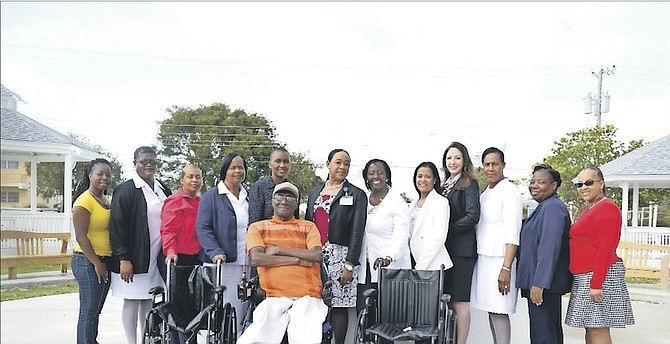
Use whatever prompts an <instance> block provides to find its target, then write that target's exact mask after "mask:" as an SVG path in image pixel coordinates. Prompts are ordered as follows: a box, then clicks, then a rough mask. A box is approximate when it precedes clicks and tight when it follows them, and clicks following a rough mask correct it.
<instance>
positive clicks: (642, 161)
mask: <svg viewBox="0 0 670 344" xmlns="http://www.w3.org/2000/svg"><path fill="white" fill-rule="evenodd" d="M600 169H601V170H602V172H603V175H604V177H605V180H606V181H607V183H608V184H609V185H610V186H612V185H618V186H622V185H623V183H624V182H628V183H633V184H637V185H638V186H639V187H640V188H652V189H653V188H670V135H667V136H664V137H662V138H660V139H658V140H656V141H654V142H651V143H649V144H646V145H644V146H642V147H640V148H638V149H636V150H634V151H632V152H630V153H628V154H626V155H623V156H620V157H618V158H616V159H614V160H612V161H610V162H608V163H606V164H604V165H602V166H601V167H600Z"/></svg>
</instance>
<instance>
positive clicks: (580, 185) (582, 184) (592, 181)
mask: <svg viewBox="0 0 670 344" xmlns="http://www.w3.org/2000/svg"><path fill="white" fill-rule="evenodd" d="M599 181H601V179H596V180H592V179H589V180H587V181H585V182H583V183H582V182H576V183H575V187H576V188H578V189H579V188H581V187H582V186H584V185H586V186H591V185H593V183H595V182H599Z"/></svg>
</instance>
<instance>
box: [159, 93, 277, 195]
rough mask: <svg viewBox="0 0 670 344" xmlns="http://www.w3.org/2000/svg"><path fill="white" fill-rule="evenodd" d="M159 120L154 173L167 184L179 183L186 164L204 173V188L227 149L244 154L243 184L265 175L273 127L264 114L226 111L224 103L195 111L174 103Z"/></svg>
mask: <svg viewBox="0 0 670 344" xmlns="http://www.w3.org/2000/svg"><path fill="white" fill-rule="evenodd" d="M166 111H167V112H168V114H169V117H168V118H167V119H165V120H163V121H161V122H159V125H160V127H159V131H158V151H157V154H158V156H159V158H160V159H161V160H162V162H163V165H162V167H161V168H160V170H159V176H160V177H161V178H162V180H165V181H167V182H168V183H169V184H170V186H172V187H178V186H179V182H178V179H179V173H180V171H181V169H182V168H183V167H184V166H185V165H186V164H188V163H191V164H195V165H198V166H199V167H200V168H201V169H202V172H203V185H204V188H205V189H208V188H211V187H214V186H216V183H217V181H218V176H219V169H220V168H221V159H222V158H223V157H224V156H225V155H226V154H228V153H230V152H237V153H240V154H241V155H242V156H244V158H245V160H246V162H247V165H248V167H249V170H248V171H247V180H246V184H247V186H248V185H249V184H251V182H252V181H255V180H256V179H257V178H258V176H262V175H266V174H267V170H268V169H269V167H268V164H267V161H268V160H269V157H270V152H271V151H272V149H273V148H275V147H277V146H278V144H276V143H275V142H274V138H275V133H274V131H275V128H274V127H273V126H272V123H271V122H270V121H268V120H267V119H266V118H265V117H263V116H261V115H258V114H248V113H246V112H245V111H244V110H241V109H238V110H235V111H231V110H230V108H229V107H228V106H227V105H226V104H222V103H214V104H212V105H210V106H203V105H201V106H200V107H199V108H197V109H191V108H188V107H178V106H174V107H172V108H171V109H166Z"/></svg>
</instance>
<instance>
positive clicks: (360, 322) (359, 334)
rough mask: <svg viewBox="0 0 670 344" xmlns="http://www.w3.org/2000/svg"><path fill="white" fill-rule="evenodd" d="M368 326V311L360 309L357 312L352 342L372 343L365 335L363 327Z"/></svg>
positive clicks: (360, 343)
mask: <svg viewBox="0 0 670 344" xmlns="http://www.w3.org/2000/svg"><path fill="white" fill-rule="evenodd" d="M367 326H368V311H367V309H364V310H362V311H361V312H360V313H359V314H358V319H357V321H356V333H355V335H354V343H356V344H367V343H372V341H371V340H370V338H368V337H369V336H366V335H365V329H366V328H367Z"/></svg>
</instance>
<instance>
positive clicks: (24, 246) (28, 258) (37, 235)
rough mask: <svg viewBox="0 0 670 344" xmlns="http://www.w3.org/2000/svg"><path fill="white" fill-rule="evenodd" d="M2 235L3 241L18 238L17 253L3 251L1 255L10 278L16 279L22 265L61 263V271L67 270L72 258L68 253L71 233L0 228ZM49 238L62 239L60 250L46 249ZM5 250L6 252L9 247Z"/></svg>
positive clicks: (0, 258) (1, 262)
mask: <svg viewBox="0 0 670 344" xmlns="http://www.w3.org/2000/svg"><path fill="white" fill-rule="evenodd" d="M0 236H1V237H0V239H1V240H2V242H3V243H4V242H5V241H7V240H16V252H15V254H11V253H10V254H4V253H3V254H2V257H0V265H1V266H2V267H3V268H5V267H6V268H7V269H8V272H9V276H8V277H9V279H16V268H18V267H21V266H31V265H44V264H60V266H61V272H62V273H66V272H67V266H68V264H69V263H70V260H71V259H72V254H69V253H67V248H68V242H69V241H70V233H43V232H28V231H21V230H0ZM49 239H58V240H59V241H60V252H58V249H52V250H49V249H48V248H47V249H45V247H44V246H45V245H44V244H45V242H48V241H49ZM3 250H4V251H5V252H6V250H7V249H3ZM12 250H13V249H12ZM51 251H53V252H51Z"/></svg>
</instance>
